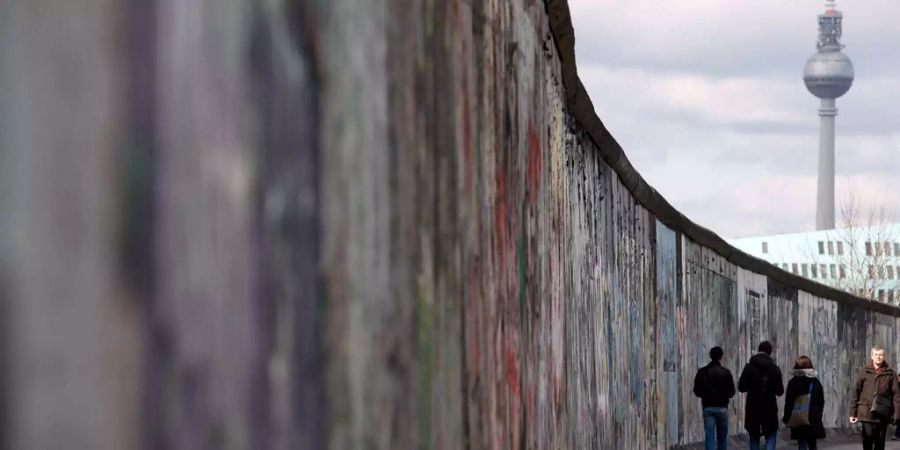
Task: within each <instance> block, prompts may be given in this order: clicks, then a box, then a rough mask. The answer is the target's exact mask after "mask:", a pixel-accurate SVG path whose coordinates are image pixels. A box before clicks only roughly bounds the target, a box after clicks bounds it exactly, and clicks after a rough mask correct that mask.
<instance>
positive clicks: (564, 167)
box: [0, 0, 900, 450]
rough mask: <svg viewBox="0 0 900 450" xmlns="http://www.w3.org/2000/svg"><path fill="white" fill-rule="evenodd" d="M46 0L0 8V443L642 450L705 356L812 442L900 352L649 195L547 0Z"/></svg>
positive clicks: (873, 313) (674, 418)
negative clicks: (777, 387) (776, 398)
mask: <svg viewBox="0 0 900 450" xmlns="http://www.w3.org/2000/svg"><path fill="white" fill-rule="evenodd" d="M51 3H52V2H44V1H24V0H23V1H13V2H6V3H2V4H0V36H2V39H0V45H2V47H0V130H2V134H0V174H2V176H0V181H2V183H3V184H2V185H0V194H2V195H0V206H2V207H3V209H4V214H2V215H0V249H2V250H3V252H2V254H0V270H2V273H0V283H2V286H5V290H4V291H3V292H2V294H3V299H4V304H3V306H4V308H5V310H6V311H8V313H7V312H5V313H4V314H3V318H2V320H3V321H4V322H3V324H4V325H8V326H4V328H8V331H7V332H8V333H11V334H10V335H11V336H12V337H13V338H11V339H9V340H8V342H7V343H6V346H5V347H0V359H2V363H3V365H4V367H8V368H9V369H8V370H3V371H2V372H3V375H4V376H6V377H7V380H6V381H5V382H4V387H5V388H6V392H7V393H10V395H12V397H10V398H11V401H9V402H4V403H3V407H4V410H3V411H2V412H3V414H2V415H0V419H2V424H0V425H2V428H0V429H2V430H4V433H3V435H2V436H0V437H3V438H4V439H5V442H3V444H5V445H6V446H7V447H9V448H56V447H59V446H60V443H66V444H72V445H73V446H77V447H84V448H97V449H104V448H110V449H120V448H141V447H144V448H178V449H199V448H225V449H228V448H234V449H237V448H285V449H286V448H310V449H318V448H334V449H344V448H497V449H503V448H542V449H543V448H603V449H623V450H624V449H628V450H632V449H664V448H669V447H672V446H679V445H684V444H691V443H696V442H698V441H699V440H700V439H702V432H701V426H700V414H699V401H698V400H697V399H696V398H695V397H694V396H693V394H692V393H691V391H690V385H691V381H692V379H693V375H694V372H695V370H696V369H697V367H699V366H700V365H703V364H705V363H706V359H707V358H706V352H707V350H708V348H709V347H710V346H713V345H721V346H723V347H724V348H725V350H726V364H727V365H728V366H729V367H730V368H731V369H732V370H733V371H734V372H735V373H736V374H737V373H738V372H739V369H740V367H741V366H742V365H743V363H744V362H745V361H746V360H747V358H749V356H750V355H751V354H752V351H753V350H754V349H755V346H756V344H757V343H758V342H759V341H760V340H762V339H769V340H771V341H773V342H774V343H775V345H776V355H775V356H776V359H777V360H778V362H779V364H780V365H781V366H782V368H783V370H785V371H786V370H787V369H788V368H789V366H790V365H791V363H792V361H793V359H794V358H795V357H796V356H798V355H799V354H808V355H810V356H811V357H812V358H813V361H814V362H815V364H816V366H817V368H818V369H819V370H820V372H821V373H822V382H823V384H824V385H825V388H826V395H827V404H828V411H827V412H826V416H825V420H826V422H827V425H828V426H840V425H842V424H843V415H844V413H843V411H844V410H845V409H846V398H847V388H848V386H849V385H850V382H851V376H852V374H853V371H854V370H855V368H856V366H858V365H860V364H862V363H863V362H864V361H865V357H866V353H867V349H868V348H869V347H870V346H872V345H873V344H876V343H880V344H883V345H887V346H888V352H889V355H890V356H889V361H892V362H893V361H898V359H900V358H898V357H900V349H898V348H896V347H894V346H893V343H895V342H897V337H898V336H897V335H896V333H897V331H896V330H897V320H898V319H897V316H898V311H897V310H896V309H894V308H890V307H886V306H883V305H881V306H879V305H875V304H873V303H871V302H866V301H863V300H860V299H857V298H853V297H851V296H849V295H847V294H842V293H839V292H837V291H834V290H831V289H828V288H825V287H822V286H819V285H815V284H813V283H811V282H809V281H806V280H802V279H800V278H798V277H794V276H792V275H790V274H787V273H785V272H782V271H780V270H778V269H776V268H774V266H769V265H764V264H763V263H762V262H760V261H758V260H754V259H752V258H750V257H749V256H747V255H744V254H741V253H740V252H737V251H736V250H734V249H732V248H730V247H727V245H725V244H724V241H722V240H721V239H720V238H718V236H715V235H714V234H713V233H712V232H710V231H708V230H705V229H703V228H702V227H699V226H697V225H696V224H693V223H692V222H690V221H688V220H687V219H686V218H685V217H684V216H683V215H681V214H680V213H678V212H677V211H675V210H674V209H672V208H671V206H669V205H668V203H666V202H665V200H664V199H663V198H662V197H661V196H660V195H659V194H658V193H657V192H655V191H654V190H653V189H652V188H651V187H650V186H649V185H647V184H646V183H645V182H644V181H643V179H642V178H641V177H640V174H638V173H637V172H635V171H634V170H633V169H632V168H631V166H630V164H629V163H628V161H627V158H625V156H624V153H623V152H622V149H621V148H620V147H618V144H617V143H616V142H615V140H614V139H613V138H612V137H611V136H610V135H609V133H608V131H606V130H605V128H603V125H602V123H601V122H600V120H599V118H597V117H596V115H595V114H594V113H593V108H592V107H591V106H590V99H588V98H587V96H586V94H585V93H584V89H583V86H581V84H580V82H579V81H578V78H577V72H576V71H575V62H574V47H573V45H574V41H573V39H574V35H573V34H572V30H571V22H570V21H569V19H568V9H567V5H566V2H564V1H548V2H543V3H542V2H538V1H534V0H485V1H479V2H472V1H465V0H448V1H442V2H435V1H426V0H371V1H365V2H360V1H356V0H332V1H329V2H291V1H286V0H267V1H263V2H250V1H247V0H228V1H224V2H209V1H203V0H154V1H151V2H116V1H114V0H71V1H70V2H67V3H66V5H67V6H66V7H65V8H61V7H59V6H58V5H51ZM96 11H101V12H102V13H97V14H94V12H96ZM38 55H40V57H39V56H38ZM44 55H50V56H54V55H55V56H56V57H45V56H44ZM76 56H77V57H76ZM7 212H9V213H8V214H7ZM742 407H743V404H742V402H741V400H740V399H738V400H737V401H735V402H734V404H733V406H732V415H731V420H732V423H731V430H732V432H733V433H740V432H741V426H742V422H741V417H742V414H741V410H742ZM47 424H50V425H49V426H48V425H47ZM76 444H77V445H76Z"/></svg>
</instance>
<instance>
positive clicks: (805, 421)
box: [787, 381, 813, 428]
mask: <svg viewBox="0 0 900 450" xmlns="http://www.w3.org/2000/svg"><path fill="white" fill-rule="evenodd" d="M812 391H813V382H812V381H810V382H809V392H807V393H805V394H803V395H798V396H797V399H796V400H794V409H792V410H791V417H790V418H789V419H788V422H787V426H788V428H797V427H803V426H808V425H809V407H810V404H811V403H812Z"/></svg>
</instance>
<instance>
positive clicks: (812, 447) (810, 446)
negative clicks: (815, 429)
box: [797, 439, 819, 450]
mask: <svg viewBox="0 0 900 450" xmlns="http://www.w3.org/2000/svg"><path fill="white" fill-rule="evenodd" d="M797 446H798V447H797V450H818V449H819V447H817V446H816V440H815V439H797Z"/></svg>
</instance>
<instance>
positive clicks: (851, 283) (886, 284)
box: [729, 223, 900, 305]
mask: <svg viewBox="0 0 900 450" xmlns="http://www.w3.org/2000/svg"><path fill="white" fill-rule="evenodd" d="M729 243H730V244H731V245H733V246H735V247H737V248H738V249H740V250H743V251H744V252H746V253H749V254H751V255H753V256H756V257H758V258H760V259H764V260H766V261H769V262H770V263H772V264H774V265H776V266H778V267H780V268H781V269H782V270H785V271H788V272H792V273H794V274H797V275H800V276H803V277H806V278H809V279H811V280H815V281H817V282H820V283H822V284H826V285H829V286H833V287H836V288H838V289H843V290H846V291H848V292H852V293H854V294H856V295H859V296H862V297H868V298H871V299H873V300H879V301H882V302H885V303H890V304H892V305H900V223H895V224H888V225H883V226H872V227H859V228H849V229H832V230H820V231H809V232H804V233H792V234H780V235H773V236H757V237H749V238H743V239H731V240H729Z"/></svg>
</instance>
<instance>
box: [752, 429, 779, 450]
mask: <svg viewBox="0 0 900 450" xmlns="http://www.w3.org/2000/svg"><path fill="white" fill-rule="evenodd" d="M777 435H778V434H777V433H775V432H772V433H769V434H767V435H766V450H775V436H777ZM759 438H760V436H759V435H758V434H757V435H753V434H751V435H750V450H759Z"/></svg>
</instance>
